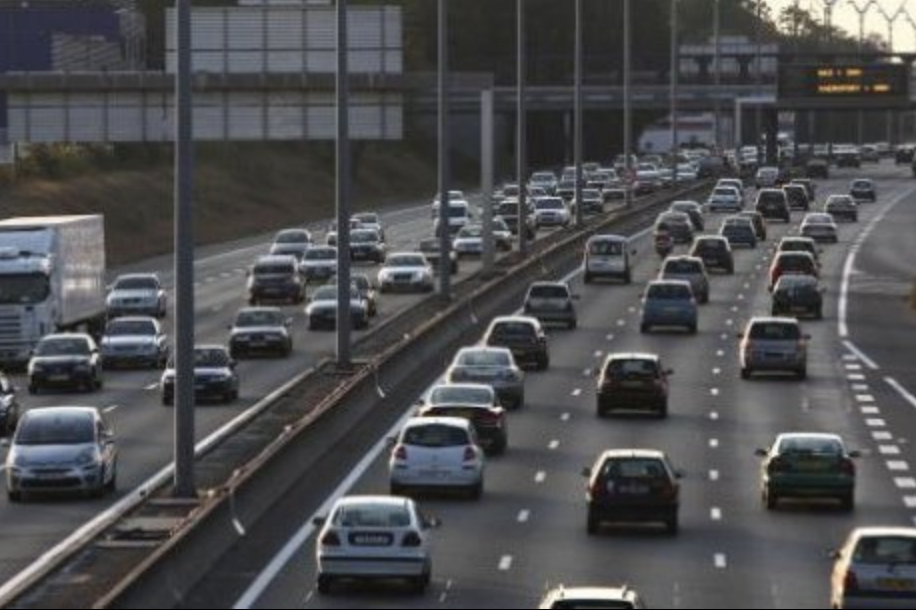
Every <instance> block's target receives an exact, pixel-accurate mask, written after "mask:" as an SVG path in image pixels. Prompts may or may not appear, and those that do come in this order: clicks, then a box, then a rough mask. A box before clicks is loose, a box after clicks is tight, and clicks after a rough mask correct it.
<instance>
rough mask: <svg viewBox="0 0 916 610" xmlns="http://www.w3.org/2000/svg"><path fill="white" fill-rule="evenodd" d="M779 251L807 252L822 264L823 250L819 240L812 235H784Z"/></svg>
mask: <svg viewBox="0 0 916 610" xmlns="http://www.w3.org/2000/svg"><path fill="white" fill-rule="evenodd" d="M776 251H777V252H807V253H808V254H810V255H811V256H813V257H814V260H816V261H817V262H818V264H820V257H821V251H820V248H819V247H818V245H817V242H816V241H814V240H813V239H811V238H810V237H783V238H782V241H780V242H779V247H778V248H777V249H776Z"/></svg>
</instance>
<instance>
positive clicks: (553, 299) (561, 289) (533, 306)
mask: <svg viewBox="0 0 916 610" xmlns="http://www.w3.org/2000/svg"><path fill="white" fill-rule="evenodd" d="M577 298H578V297H577V296H576V295H573V293H572V291H571V290H570V288H569V284H567V283H565V282H535V283H534V284H532V285H531V286H530V287H529V288H528V293H527V294H526V295H525V305H524V311H525V315H526V316H531V317H533V318H536V319H537V320H539V321H540V322H541V323H542V324H559V325H563V326H566V328H567V329H569V330H575V329H576V327H577V326H578V325H579V317H578V315H577V314H576V305H575V301H576V299H577Z"/></svg>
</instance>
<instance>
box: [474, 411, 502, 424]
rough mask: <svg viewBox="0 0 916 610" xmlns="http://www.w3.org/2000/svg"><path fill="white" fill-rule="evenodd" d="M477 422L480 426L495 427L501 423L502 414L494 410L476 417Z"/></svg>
mask: <svg viewBox="0 0 916 610" xmlns="http://www.w3.org/2000/svg"><path fill="white" fill-rule="evenodd" d="M478 421H480V423H482V424H487V425H491V426H496V425H498V424H499V423H500V422H501V421H502V413H501V412H500V411H496V410H493V411H485V412H483V413H481V414H480V415H479V416H478Z"/></svg>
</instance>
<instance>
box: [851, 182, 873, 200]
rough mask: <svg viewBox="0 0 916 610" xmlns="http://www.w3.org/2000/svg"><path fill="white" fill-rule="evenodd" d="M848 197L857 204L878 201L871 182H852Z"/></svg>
mask: <svg viewBox="0 0 916 610" xmlns="http://www.w3.org/2000/svg"><path fill="white" fill-rule="evenodd" d="M849 195H850V196H851V197H852V198H853V199H854V200H855V201H857V202H862V203H875V202H876V201H878V191H877V189H876V188H875V183H874V182H872V181H871V180H864V179H863V180H854V181H853V183H852V186H851V187H850V189H849Z"/></svg>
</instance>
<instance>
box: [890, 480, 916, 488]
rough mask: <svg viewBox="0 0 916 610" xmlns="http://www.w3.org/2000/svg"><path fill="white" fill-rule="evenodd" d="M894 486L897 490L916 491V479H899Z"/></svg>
mask: <svg viewBox="0 0 916 610" xmlns="http://www.w3.org/2000/svg"><path fill="white" fill-rule="evenodd" d="M894 485H896V486H897V489H916V479H910V478H899V479H894Z"/></svg>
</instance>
